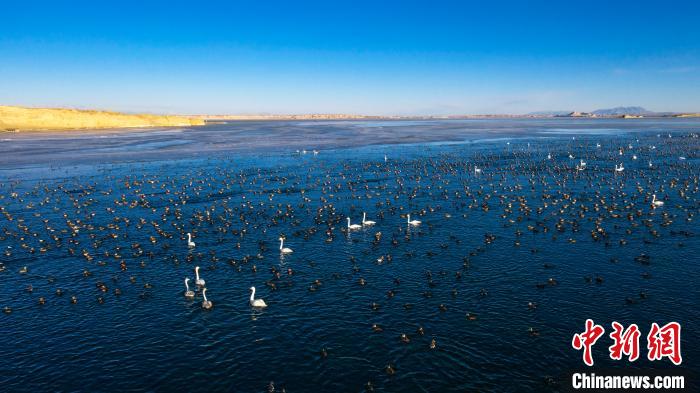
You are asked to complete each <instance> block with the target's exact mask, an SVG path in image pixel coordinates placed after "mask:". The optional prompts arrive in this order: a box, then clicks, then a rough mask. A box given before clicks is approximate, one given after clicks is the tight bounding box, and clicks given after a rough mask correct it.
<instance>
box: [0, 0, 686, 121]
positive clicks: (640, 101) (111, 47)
mask: <svg viewBox="0 0 700 393" xmlns="http://www.w3.org/2000/svg"><path fill="white" fill-rule="evenodd" d="M29 3H30V2H20V1H8V2H5V3H4V4H3V6H2V15H3V16H2V18H0V19H1V20H0V104H12V105H29V106H71V107H81V108H105V109H115V110H126V111H145V112H164V113H177V112H179V113H308V112H324V113H328V112H331V113H337V112H345V113H366V114H449V113H455V114H456V113H526V112H530V111H537V110H573V109H576V110H593V109H597V108H603V107H611V106H618V105H640V106H645V107H647V108H648V109H651V110H658V111H700V1H697V0H695V1H668V2H645V1H609V2H608V1H605V2H603V1H601V2H597V1H587V2H581V1H577V2H574V1H560V2H554V1H552V2H547V3H545V2H540V1H517V2H516V1H478V2H467V1H463V2H442V1H437V0H434V1H423V2H412V1H397V2H389V1H381V2H380V1H372V2H363V1H347V2H341V1H337V2H336V1H320V2H303V1H296V2H292V1H280V2H273V1H258V0H250V1H241V2H237V1H222V2H218V3H217V2H214V1H211V2H204V1H198V2H196V3H195V2H192V3H191V4H187V3H184V2H179V1H169V2H147V1H143V2H141V1H138V2H137V1H119V2H110V3H113V4H110V5H107V4H102V3H103V2H100V1H94V0H93V1H89V2H81V1H69V2H57V1H50V2H49V1H45V2H42V1H36V2H31V5H28V4H29ZM61 3H62V4H61ZM104 3H106V2H104ZM141 3H148V4H141ZM205 3H208V4H205ZM608 3H610V4H608ZM612 3H614V4H612Z"/></svg>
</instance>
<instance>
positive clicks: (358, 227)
mask: <svg viewBox="0 0 700 393" xmlns="http://www.w3.org/2000/svg"><path fill="white" fill-rule="evenodd" d="M360 228H362V225H359V224H350V217H348V229H349V230H351V231H352V230H355V229H360Z"/></svg>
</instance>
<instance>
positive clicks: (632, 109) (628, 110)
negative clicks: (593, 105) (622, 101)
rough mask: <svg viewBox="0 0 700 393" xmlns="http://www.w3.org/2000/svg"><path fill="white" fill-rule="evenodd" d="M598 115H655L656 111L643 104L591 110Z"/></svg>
mask: <svg viewBox="0 0 700 393" xmlns="http://www.w3.org/2000/svg"><path fill="white" fill-rule="evenodd" d="M591 113H592V114H594V115H596V116H624V115H634V116H642V115H653V114H656V112H652V111H648V110H646V109H644V108H642V107H641V106H618V107H616V108H610V109H597V110H594V111H593V112H591Z"/></svg>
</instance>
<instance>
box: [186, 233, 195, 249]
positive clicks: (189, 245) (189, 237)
mask: <svg viewBox="0 0 700 393" xmlns="http://www.w3.org/2000/svg"><path fill="white" fill-rule="evenodd" d="M194 246H195V244H194V242H193V241H192V235H191V234H190V233H189V232H187V247H189V248H194Z"/></svg>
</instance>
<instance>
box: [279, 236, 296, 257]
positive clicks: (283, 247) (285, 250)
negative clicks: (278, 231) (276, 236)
mask: <svg viewBox="0 0 700 393" xmlns="http://www.w3.org/2000/svg"><path fill="white" fill-rule="evenodd" d="M280 252H281V253H282V254H291V253H293V252H294V251H293V250H292V249H291V248H287V247H285V246H284V238H283V237H280Z"/></svg>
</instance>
